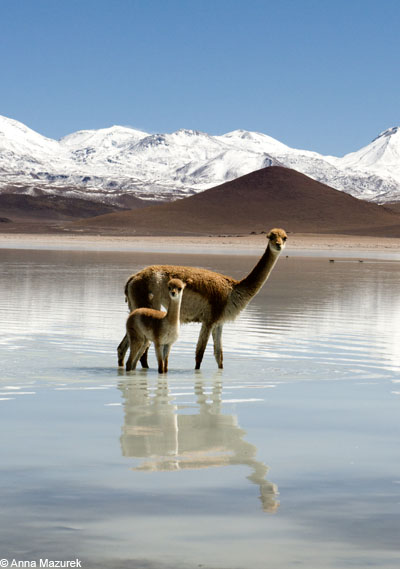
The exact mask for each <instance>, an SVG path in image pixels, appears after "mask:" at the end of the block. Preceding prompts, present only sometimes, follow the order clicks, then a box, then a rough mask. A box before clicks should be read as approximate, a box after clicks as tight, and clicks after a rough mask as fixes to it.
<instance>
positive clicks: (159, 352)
mask: <svg viewBox="0 0 400 569" xmlns="http://www.w3.org/2000/svg"><path fill="white" fill-rule="evenodd" d="M154 348H155V350H156V356H157V362H158V373H164V372H165V371H166V370H165V365H164V349H163V346H162V345H161V344H159V343H158V342H154Z"/></svg>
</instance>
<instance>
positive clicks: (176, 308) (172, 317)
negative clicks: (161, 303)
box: [166, 296, 182, 324]
mask: <svg viewBox="0 0 400 569" xmlns="http://www.w3.org/2000/svg"><path fill="white" fill-rule="evenodd" d="M181 301H182V297H181V296H180V297H179V298H174V299H172V298H170V300H169V305H168V312H167V316H166V318H167V320H168V322H170V323H171V324H175V323H176V322H179V312H180V308H181Z"/></svg>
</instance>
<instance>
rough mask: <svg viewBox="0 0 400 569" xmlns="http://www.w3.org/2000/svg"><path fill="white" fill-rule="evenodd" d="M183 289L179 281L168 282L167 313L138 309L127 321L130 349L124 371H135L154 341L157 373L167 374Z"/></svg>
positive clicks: (177, 332) (177, 333)
mask: <svg viewBox="0 0 400 569" xmlns="http://www.w3.org/2000/svg"><path fill="white" fill-rule="evenodd" d="M184 288H185V284H184V283H183V282H182V281H181V280H180V279H170V280H169V282H168V287H167V290H168V293H167V294H168V297H169V303H168V310H167V312H163V311H161V310H155V309H153V308H137V309H136V310H133V311H132V312H131V314H130V315H129V317H128V320H127V322H126V334H127V337H128V341H129V346H130V354H129V358H128V361H127V362H126V371H131V370H132V369H135V368H136V364H137V362H138V360H139V359H140V357H141V356H142V355H143V353H144V352H145V351H147V350H148V348H149V346H150V342H154V346H155V350H156V355H157V360H158V371H159V373H165V372H167V371H168V357H169V353H170V350H171V345H172V344H173V343H174V342H175V341H176V340H177V338H178V335H179V324H180V319H179V313H180V306H181V301H182V293H183V289H184Z"/></svg>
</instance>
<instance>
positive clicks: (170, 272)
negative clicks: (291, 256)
mask: <svg viewBox="0 0 400 569" xmlns="http://www.w3.org/2000/svg"><path fill="white" fill-rule="evenodd" d="M267 238H268V245H267V248H266V250H265V252H264V254H263V256H262V257H261V259H260V260H259V261H258V263H257V265H256V266H255V267H254V269H253V270H252V271H251V272H250V274H249V275H247V277H245V278H244V279H242V280H236V279H234V278H232V277H228V276H225V275H221V274H219V273H215V272H213V271H209V270H207V269H198V268H194V267H181V266H175V265H152V266H150V267H146V268H145V269H143V270H141V271H139V272H138V273H136V274H135V275H132V276H131V277H130V278H129V279H128V281H127V283H126V285H125V296H126V300H127V302H128V305H129V308H130V310H134V309H135V308H137V307H147V308H153V309H157V310H159V309H160V308H161V305H163V306H167V304H168V300H169V297H168V289H167V283H168V282H169V281H170V280H171V279H181V280H182V281H184V282H185V283H186V288H185V291H184V293H183V297H182V305H181V311H180V320H181V322H182V323H187V322H201V324H202V326H201V330H200V335H199V339H198V342H197V346H196V369H200V366H201V362H202V360H203V355H204V351H205V349H206V346H207V342H208V339H209V337H210V334H212V336H213V340H214V356H215V359H216V361H217V364H218V367H219V368H222V367H223V363H222V361H223V354H222V326H223V325H224V323H225V322H227V321H229V320H234V319H235V318H236V317H237V316H238V314H239V313H240V312H241V311H242V310H243V309H244V308H245V306H247V304H248V303H249V302H250V300H251V299H252V298H253V297H254V296H255V295H256V294H257V292H258V291H259V290H260V288H261V287H262V286H263V284H264V283H265V281H266V280H267V278H268V277H269V275H270V274H271V271H272V269H273V268H274V266H275V263H276V261H277V260H278V257H279V255H280V253H281V252H282V250H283V249H284V247H285V244H286V240H287V235H286V232H285V231H284V230H283V229H271V231H270V232H269V233H268V235H267ZM128 345H129V340H128V337H127V336H125V337H124V338H123V340H122V341H121V343H120V344H119V346H118V365H120V366H123V364H124V357H125V354H126V351H127V349H128ZM141 364H142V366H143V367H148V363H147V349H145V351H144V353H143V356H141Z"/></svg>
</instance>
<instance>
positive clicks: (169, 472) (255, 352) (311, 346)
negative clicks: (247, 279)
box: [0, 249, 400, 569]
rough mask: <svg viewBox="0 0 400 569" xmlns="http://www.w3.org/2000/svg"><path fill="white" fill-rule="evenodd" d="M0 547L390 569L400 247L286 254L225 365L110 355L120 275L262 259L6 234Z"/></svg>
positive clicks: (149, 562) (221, 564)
mask: <svg viewBox="0 0 400 569" xmlns="http://www.w3.org/2000/svg"><path fill="white" fill-rule="evenodd" d="M0 260H1V274H0V287H1V298H0V310H1V328H0V358H1V376H0V412H1V433H2V435H1V439H2V440H1V457H2V458H1V466H0V468H1V475H2V486H3V492H2V496H1V498H0V503H1V517H2V530H1V536H0V557H1V558H7V559H10V560H11V559H18V560H27V559H32V560H33V559H39V558H52V559H73V558H75V557H78V558H80V559H81V560H82V565H83V566H84V567H86V568H87V569H89V568H92V567H109V568H128V567H129V568H132V567H134V568H145V567H146V568H155V569H163V568H166V567H174V568H175V567H176V568H180V567H182V568H189V569H191V568H197V567H205V568H215V569H247V568H249V567H252V568H255V569H261V568H263V569H264V568H265V567H271V568H274V569H286V568H289V567H292V566H304V567H307V569H333V568H337V567H344V568H348V567H358V568H363V569H364V568H365V567H368V566H376V567H382V568H385V569H386V568H398V566H399V559H400V556H399V553H400V552H399V539H398V536H399V533H400V532H399V530H400V523H399V522H400V472H399V444H398V441H399V435H400V428H399V406H400V373H399V371H400V347H399V346H400V295H399V263H398V261H390V260H386V261H382V260H380V261H374V260H372V259H365V260H364V262H362V263H361V262H359V261H358V260H354V259H341V260H340V259H336V260H335V262H334V263H330V262H329V260H328V259H326V258H313V259H306V258H301V257H293V258H292V257H291V256H290V257H289V258H286V257H282V258H281V259H280V260H279V262H278V265H277V266H276V268H275V270H274V272H273V274H272V275H271V278H270V280H269V281H268V283H267V284H266V285H265V286H264V288H263V289H262V291H261V292H260V294H259V295H258V296H257V297H256V298H255V299H254V300H253V301H252V303H251V304H250V305H249V307H248V308H247V309H246V310H245V311H244V312H243V313H242V314H241V316H240V317H239V318H238V320H237V321H236V322H235V323H233V324H230V325H227V326H225V328H224V335H223V343H224V354H225V368H224V370H222V371H218V370H217V369H216V364H215V361H214V359H213V355H212V346H209V348H208V349H207V351H206V354H205V358H204V361H203V366H202V370H201V371H200V372H195V371H194V370H193V367H194V347H195V343H196V339H197V335H198V332H199V327H198V326H197V325H189V326H185V327H183V328H182V334H181V337H180V339H179V341H178V342H177V344H175V346H174V347H173V349H172V353H171V357H170V371H169V373H168V375H167V376H166V377H162V376H159V375H158V373H157V371H156V362H155V356H154V353H153V352H152V353H151V360H150V364H151V369H150V370H149V371H142V370H138V371H137V372H133V373H129V374H126V373H125V372H124V371H121V370H118V368H117V366H116V361H117V360H116V346H117V345H118V343H119V341H120V339H121V337H122V335H123V331H124V323H125V319H126V316H127V309H126V305H125V303H124V298H123V292H122V291H123V285H124V283H125V280H126V278H127V277H128V276H129V274H131V273H132V272H135V271H136V270H138V269H139V268H141V267H142V266H145V265H147V264H151V263H157V262H164V263H166V262H167V263H169V262H171V263H180V264H191V265H197V266H204V267H207V268H211V269H214V270H218V271H220V272H223V273H226V274H231V275H232V276H235V277H241V276H243V275H244V274H246V273H247V272H248V271H249V270H250V268H251V267H252V266H253V265H254V264H255V262H256V259H255V258H252V257H241V256H234V257H228V256H218V255H213V256H211V257H210V256H202V255H190V256H189V255H178V254H175V255H172V254H170V255H169V254H166V253H159V254H155V253H135V252H130V253H117V252H105V253H98V252H93V251H92V252H78V251H73V252H65V251H34V250H32V251H29V250H24V251H23V250H5V249H3V250H1V251H0Z"/></svg>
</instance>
